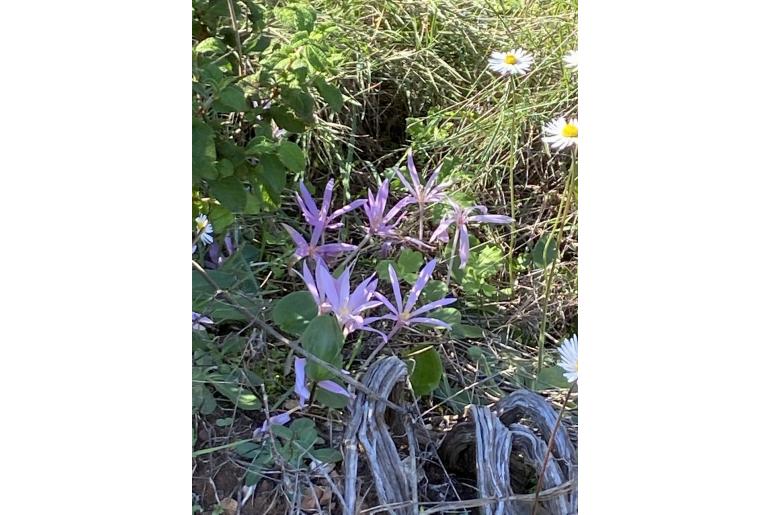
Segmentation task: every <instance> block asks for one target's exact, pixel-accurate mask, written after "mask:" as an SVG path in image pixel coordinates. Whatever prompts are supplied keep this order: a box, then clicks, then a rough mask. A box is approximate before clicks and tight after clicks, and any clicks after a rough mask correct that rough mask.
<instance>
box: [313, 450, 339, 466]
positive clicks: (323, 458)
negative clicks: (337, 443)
mask: <svg viewBox="0 0 770 515" xmlns="http://www.w3.org/2000/svg"><path fill="white" fill-rule="evenodd" d="M310 455H311V456H312V457H313V458H314V459H316V460H318V461H320V462H321V463H337V462H339V461H342V454H341V453H340V451H338V450H337V449H313V450H312V451H310Z"/></svg>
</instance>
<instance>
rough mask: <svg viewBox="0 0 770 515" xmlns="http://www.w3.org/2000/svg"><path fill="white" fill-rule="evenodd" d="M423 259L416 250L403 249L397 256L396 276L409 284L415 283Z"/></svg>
mask: <svg viewBox="0 0 770 515" xmlns="http://www.w3.org/2000/svg"><path fill="white" fill-rule="evenodd" d="M423 261H424V258H423V256H422V254H420V253H419V252H417V251H416V250H410V249H404V250H402V251H401V254H400V255H399V256H398V276H399V277H400V278H401V279H404V280H405V281H407V282H408V283H410V284H414V283H415V282H416V281H417V273H418V272H419V271H420V268H421V267H422V264H423Z"/></svg>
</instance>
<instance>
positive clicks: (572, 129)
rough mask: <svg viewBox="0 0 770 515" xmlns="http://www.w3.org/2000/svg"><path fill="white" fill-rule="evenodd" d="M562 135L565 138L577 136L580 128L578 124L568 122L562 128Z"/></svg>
mask: <svg viewBox="0 0 770 515" xmlns="http://www.w3.org/2000/svg"><path fill="white" fill-rule="evenodd" d="M561 135H562V136H564V137H565V138H577V135H578V129H577V125H573V124H571V123H568V124H566V125H565V126H564V127H562V129H561Z"/></svg>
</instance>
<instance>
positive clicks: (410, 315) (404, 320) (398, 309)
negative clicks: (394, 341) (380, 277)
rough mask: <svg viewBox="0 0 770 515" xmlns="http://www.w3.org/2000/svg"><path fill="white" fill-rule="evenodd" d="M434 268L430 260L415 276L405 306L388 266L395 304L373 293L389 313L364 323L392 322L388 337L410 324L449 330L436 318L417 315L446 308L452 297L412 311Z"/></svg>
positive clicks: (434, 261) (396, 280) (396, 277)
mask: <svg viewBox="0 0 770 515" xmlns="http://www.w3.org/2000/svg"><path fill="white" fill-rule="evenodd" d="M435 268H436V260H435V259H432V260H430V261H429V262H428V264H427V265H425V266H424V267H423V268H422V270H420V273H419V274H418V275H417V281H416V282H415V283H414V286H412V288H411V289H410V290H409V294H408V295H407V298H406V304H404V303H403V300H402V298H401V288H400V287H399V284H398V276H397V275H396V271H395V270H394V269H393V266H392V265H388V274H390V284H391V286H392V287H393V297H394V298H395V299H396V304H395V306H394V305H393V304H392V303H391V302H390V301H389V300H388V299H387V298H386V297H385V296H384V295H382V294H381V293H379V292H375V293H374V295H375V297H377V298H378V299H380V300H381V301H382V303H383V304H384V305H385V307H386V308H387V309H388V311H390V313H389V314H387V315H384V316H381V317H375V318H368V319H366V320H365V321H364V322H365V323H372V322H374V321H375V320H383V319H384V320H392V321H394V322H395V325H394V326H393V330H392V331H391V332H390V335H389V336H390V337H392V336H393V335H394V334H396V332H397V331H398V330H399V329H401V328H402V327H408V326H410V325H412V324H427V325H435V326H438V327H444V328H446V329H449V328H451V326H450V325H449V324H447V323H446V322H444V321H443V320H439V319H437V318H429V317H421V316H418V315H422V314H424V313H427V312H428V311H432V310H434V309H436V308H440V307H442V306H447V305H449V304H452V303H453V302H454V301H456V300H457V299H455V298H452V297H447V298H444V299H440V300H436V301H433V302H429V303H428V304H425V305H424V306H422V307H420V308H417V309H414V307H415V304H417V299H418V298H419V297H420V293H422V290H423V288H425V285H426V284H428V280H429V279H430V276H431V274H433V269H435Z"/></svg>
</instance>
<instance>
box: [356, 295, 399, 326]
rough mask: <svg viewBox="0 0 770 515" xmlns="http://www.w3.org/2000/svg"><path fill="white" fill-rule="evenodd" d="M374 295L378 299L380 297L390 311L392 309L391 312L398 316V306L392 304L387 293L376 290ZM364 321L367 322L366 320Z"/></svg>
mask: <svg viewBox="0 0 770 515" xmlns="http://www.w3.org/2000/svg"><path fill="white" fill-rule="evenodd" d="M374 296H375V297H377V299H379V300H380V302H382V303H383V304H385V307H386V308H387V309H388V311H390V312H391V313H394V314H395V315H396V316H398V314H399V311H398V310H397V309H396V306H394V305H393V304H391V303H390V301H389V300H388V298H387V297H386V296H385V295H383V294H382V293H380V292H378V291H376V292H374ZM378 318H382V317H378ZM364 323H366V320H364Z"/></svg>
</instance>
